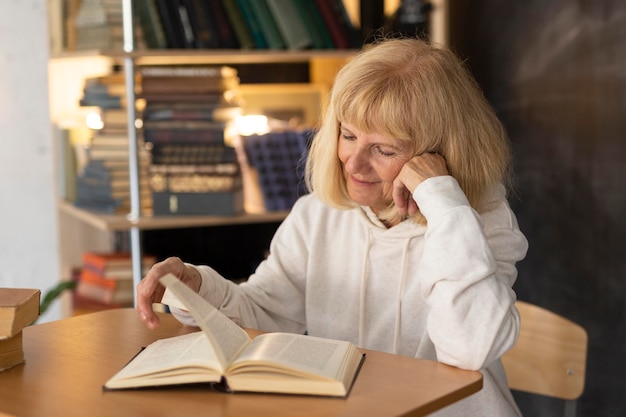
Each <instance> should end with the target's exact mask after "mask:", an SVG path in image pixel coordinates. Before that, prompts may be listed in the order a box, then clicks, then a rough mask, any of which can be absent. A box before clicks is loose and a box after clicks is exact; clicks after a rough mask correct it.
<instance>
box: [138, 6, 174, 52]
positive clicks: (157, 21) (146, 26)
mask: <svg viewBox="0 0 626 417" xmlns="http://www.w3.org/2000/svg"><path fill="white" fill-rule="evenodd" d="M133 4H134V6H135V12H136V13H137V18H138V20H139V24H140V25H141V29H142V31H143V36H144V39H145V42H146V46H147V47H148V48H150V49H165V48H167V38H166V36H165V30H164V29H163V23H162V22H161V17H160V16H159V10H158V8H157V4H156V0H133Z"/></svg>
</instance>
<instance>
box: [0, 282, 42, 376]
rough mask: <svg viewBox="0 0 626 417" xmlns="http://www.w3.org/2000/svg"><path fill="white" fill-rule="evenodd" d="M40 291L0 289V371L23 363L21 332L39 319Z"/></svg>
mask: <svg viewBox="0 0 626 417" xmlns="http://www.w3.org/2000/svg"><path fill="white" fill-rule="evenodd" d="M40 297H41V291H39V290H38V289H27V288H0V371H4V370H5V369H9V368H12V367H14V366H15V365H19V364H21V363H23V362H24V346H23V341H22V330H23V329H24V327H26V326H28V325H30V324H32V323H33V322H34V321H35V320H37V318H38V317H39V299H40Z"/></svg>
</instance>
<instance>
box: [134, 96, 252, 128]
mask: <svg viewBox="0 0 626 417" xmlns="http://www.w3.org/2000/svg"><path fill="white" fill-rule="evenodd" d="M242 114H243V109H242V107H241V106H239V105H235V104H230V103H201V102H200V103H196V102H177V103H176V102H173V103H159V102H156V103H155V102H149V103H147V104H146V107H145V108H144V110H143V121H144V126H145V123H146V122H148V124H149V123H150V122H151V121H156V120H180V121H183V120H205V121H219V122H227V121H230V120H233V119H235V118H236V117H237V116H241V115H242Z"/></svg>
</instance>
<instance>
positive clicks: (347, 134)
mask: <svg viewBox="0 0 626 417" xmlns="http://www.w3.org/2000/svg"><path fill="white" fill-rule="evenodd" d="M341 137H342V138H343V139H346V140H355V139H356V136H354V135H353V134H350V133H341Z"/></svg>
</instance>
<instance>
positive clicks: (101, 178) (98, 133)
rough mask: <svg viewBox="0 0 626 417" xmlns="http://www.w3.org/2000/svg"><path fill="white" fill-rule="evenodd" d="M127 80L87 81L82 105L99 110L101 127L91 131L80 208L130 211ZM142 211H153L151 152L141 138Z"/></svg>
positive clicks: (117, 76) (78, 186) (80, 177)
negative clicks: (150, 174) (149, 174)
mask: <svg viewBox="0 0 626 417" xmlns="http://www.w3.org/2000/svg"><path fill="white" fill-rule="evenodd" d="M125 93H126V91H125V85H124V78H123V76H122V75H121V74H119V73H113V74H111V75H106V76H99V77H92V78H87V79H86V80H85V86H84V90H83V97H82V98H81V100H80V104H81V106H93V107H95V108H97V109H98V114H99V116H100V122H101V125H100V126H97V127H96V128H94V129H92V130H91V138H90V142H89V147H88V150H87V162H86V163H85V165H84V166H83V167H82V168H81V170H80V172H79V173H78V176H77V178H76V199H75V201H74V204H75V205H76V206H77V207H81V208H85V209H90V210H95V211H99V212H104V213H111V214H113V213H125V212H128V211H129V210H130V175H129V145H128V114H127V109H126V103H125ZM137 155H138V162H139V184H140V202H141V211H142V213H144V214H149V213H151V211H152V199H151V196H150V189H149V186H148V183H147V181H148V165H149V163H150V153H149V152H148V151H147V150H146V149H145V146H144V144H143V142H142V140H141V138H140V137H139V138H138V144H137Z"/></svg>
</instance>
